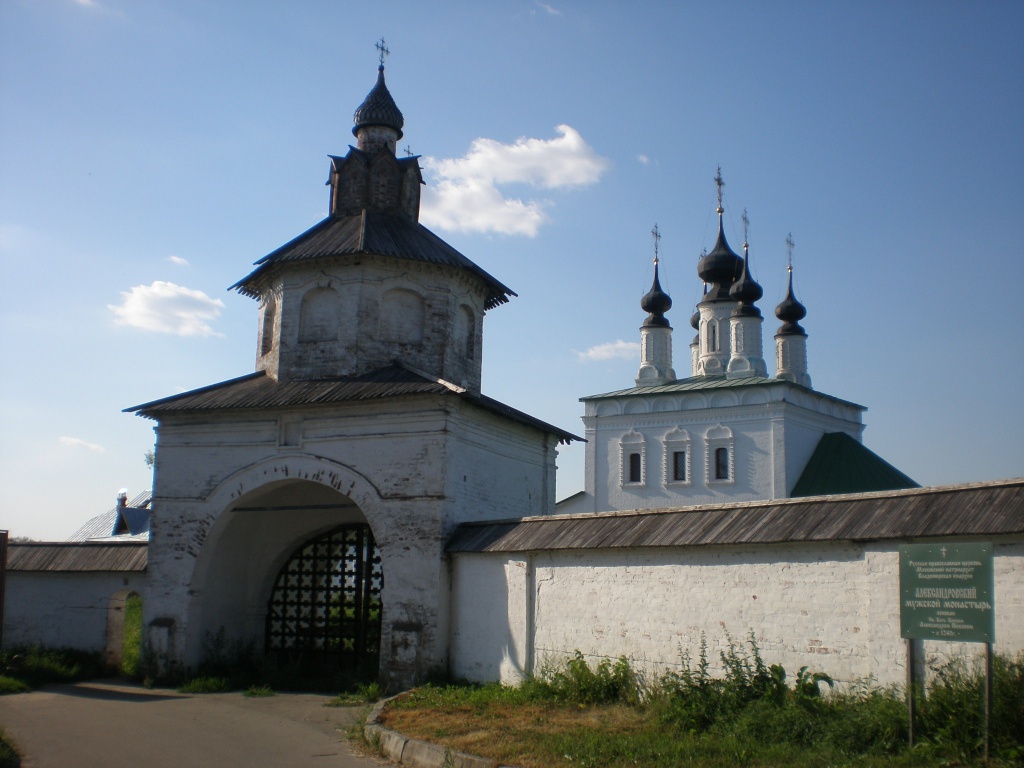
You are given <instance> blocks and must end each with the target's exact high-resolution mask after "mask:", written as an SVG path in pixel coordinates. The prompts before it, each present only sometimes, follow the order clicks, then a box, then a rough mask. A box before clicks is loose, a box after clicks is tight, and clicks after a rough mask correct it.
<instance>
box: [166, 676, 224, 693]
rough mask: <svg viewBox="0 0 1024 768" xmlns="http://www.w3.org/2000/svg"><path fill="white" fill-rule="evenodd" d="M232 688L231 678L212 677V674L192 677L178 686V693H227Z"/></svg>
mask: <svg viewBox="0 0 1024 768" xmlns="http://www.w3.org/2000/svg"><path fill="white" fill-rule="evenodd" d="M232 689H233V686H232V685H231V680H229V679H228V678H226V677H214V676H212V675H202V676H200V677H193V678H192V679H191V680H188V681H187V682H185V683H184V684H183V685H180V686H178V692H179V693H227V692H228V691H230V690H232ZM235 690H237V689H235Z"/></svg>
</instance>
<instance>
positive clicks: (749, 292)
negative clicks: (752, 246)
mask: <svg viewBox="0 0 1024 768" xmlns="http://www.w3.org/2000/svg"><path fill="white" fill-rule="evenodd" d="M749 262H750V257H749V255H747V256H745V257H744V259H743V266H742V268H741V271H740V277H739V279H738V280H737V281H736V282H735V283H733V285H732V288H730V289H729V297H730V298H732V300H733V301H738V302H739V303H740V305H739V306H738V307H737V308H736V311H735V312H734V313H733V314H735V315H748V316H754V317H760V316H761V312H760V310H759V309H758V308H757V307H755V306H754V303H755V302H756V301H757V300H758V299H760V298H761V297H762V296H764V291H763V290H762V289H761V286H760V285H759V284H758V282H757V281H756V280H755V279H754V278H752V277H751V276H750V263H749Z"/></svg>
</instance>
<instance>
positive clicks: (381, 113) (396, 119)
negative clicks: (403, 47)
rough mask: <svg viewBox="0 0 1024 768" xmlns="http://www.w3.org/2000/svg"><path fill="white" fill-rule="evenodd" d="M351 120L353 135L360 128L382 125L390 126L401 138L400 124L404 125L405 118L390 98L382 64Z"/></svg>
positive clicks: (355, 134) (357, 132)
mask: <svg viewBox="0 0 1024 768" xmlns="http://www.w3.org/2000/svg"><path fill="white" fill-rule="evenodd" d="M352 120H353V122H354V123H355V125H354V126H353V127H352V134H353V135H354V136H358V135H359V129H360V128H367V127H369V126H382V127H384V128H390V129H391V130H393V131H395V132H396V133H397V134H398V138H399V139H400V138H402V126H404V125H405V118H404V117H402V112H401V110H399V109H398V105H397V104H395V100H394V99H393V98H391V92H390V91H388V87H387V85H385V83H384V65H383V64H381V65H380V66H379V67H377V84H376V85H374V86H373V89H372V90H371V91H370V92H369V93H368V94H367V95H366V98H365V99H363V103H362V104H360V105H359V108H358V109H357V110H356V113H355V115H353V116H352Z"/></svg>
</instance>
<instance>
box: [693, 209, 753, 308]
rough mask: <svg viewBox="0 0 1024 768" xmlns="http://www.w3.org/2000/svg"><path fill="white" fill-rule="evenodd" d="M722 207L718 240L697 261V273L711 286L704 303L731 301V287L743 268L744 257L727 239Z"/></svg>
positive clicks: (719, 210)
mask: <svg viewBox="0 0 1024 768" xmlns="http://www.w3.org/2000/svg"><path fill="white" fill-rule="evenodd" d="M722 213H723V211H722V208H721V207H719V209H718V242H716V243H715V247H714V248H712V249H711V253H709V254H707V255H706V256H703V257H701V260H700V261H699V262H697V274H698V275H699V276H700V279H701V280H703V281H704V282H705V283H708V284H710V286H711V288H710V290H709V291H708V292H707V294H705V296H704V298H703V299H702V303H705V302H712V301H730V298H729V289H730V288H731V287H732V284H733V281H734V280H736V277H737V275H739V273H740V269H741V268H742V266H743V264H742V262H743V259H741V258H740V257H739V255H738V254H737V253H736V252H735V251H734V250H733V249H732V248H730V247H729V243H728V241H726V239H725V229H724V227H723V225H722Z"/></svg>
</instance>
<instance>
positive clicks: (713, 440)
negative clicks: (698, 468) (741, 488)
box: [704, 424, 736, 485]
mask: <svg viewBox="0 0 1024 768" xmlns="http://www.w3.org/2000/svg"><path fill="white" fill-rule="evenodd" d="M704 442H705V445H706V452H705V457H704V458H705V467H706V478H707V483H708V485H726V484H730V483H734V482H736V444H735V439H734V438H733V434H732V430H731V429H729V428H728V427H726V426H723V425H721V424H718V425H717V426H714V427H711V428H710V429H709V430H708V431H707V432H706V433H705V434H704Z"/></svg>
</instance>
